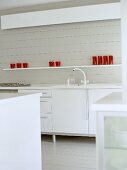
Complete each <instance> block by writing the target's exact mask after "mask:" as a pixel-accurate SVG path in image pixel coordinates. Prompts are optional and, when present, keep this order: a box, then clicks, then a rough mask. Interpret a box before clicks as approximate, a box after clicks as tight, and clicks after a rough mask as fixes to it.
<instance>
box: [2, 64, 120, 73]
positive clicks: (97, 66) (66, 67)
mask: <svg viewBox="0 0 127 170" xmlns="http://www.w3.org/2000/svg"><path fill="white" fill-rule="evenodd" d="M75 67H78V68H108V67H121V64H113V65H84V66H61V67H31V68H14V69H10V68H6V69H3V70H4V71H21V70H50V69H69V68H75Z"/></svg>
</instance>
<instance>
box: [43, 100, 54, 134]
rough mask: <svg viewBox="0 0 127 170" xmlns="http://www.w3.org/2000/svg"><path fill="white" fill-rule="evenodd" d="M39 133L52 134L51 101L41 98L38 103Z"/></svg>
mask: <svg viewBox="0 0 127 170" xmlns="http://www.w3.org/2000/svg"><path fill="white" fill-rule="evenodd" d="M40 107H41V108H40V110H41V111H40V112H41V113H40V117H41V119H40V120H41V133H50V132H52V101H51V100H50V99H49V98H41V101H40Z"/></svg>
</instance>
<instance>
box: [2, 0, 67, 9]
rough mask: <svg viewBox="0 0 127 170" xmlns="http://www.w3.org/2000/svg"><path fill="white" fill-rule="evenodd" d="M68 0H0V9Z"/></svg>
mask: <svg viewBox="0 0 127 170" xmlns="http://www.w3.org/2000/svg"><path fill="white" fill-rule="evenodd" d="M62 1H69V0H0V10H2V9H9V8H15V7H23V6H29V5H38V4H46V3H53V2H62Z"/></svg>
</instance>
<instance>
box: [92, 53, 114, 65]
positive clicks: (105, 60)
mask: <svg viewBox="0 0 127 170" xmlns="http://www.w3.org/2000/svg"><path fill="white" fill-rule="evenodd" d="M92 64H93V65H111V64H113V56H112V55H109V56H106V55H105V56H92Z"/></svg>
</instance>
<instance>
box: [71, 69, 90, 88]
mask: <svg viewBox="0 0 127 170" xmlns="http://www.w3.org/2000/svg"><path fill="white" fill-rule="evenodd" d="M76 70H77V71H80V72H81V73H82V74H83V78H84V79H83V80H81V83H83V84H84V85H86V84H87V80H86V74H85V72H84V71H83V70H82V69H80V68H74V69H73V71H76Z"/></svg>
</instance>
